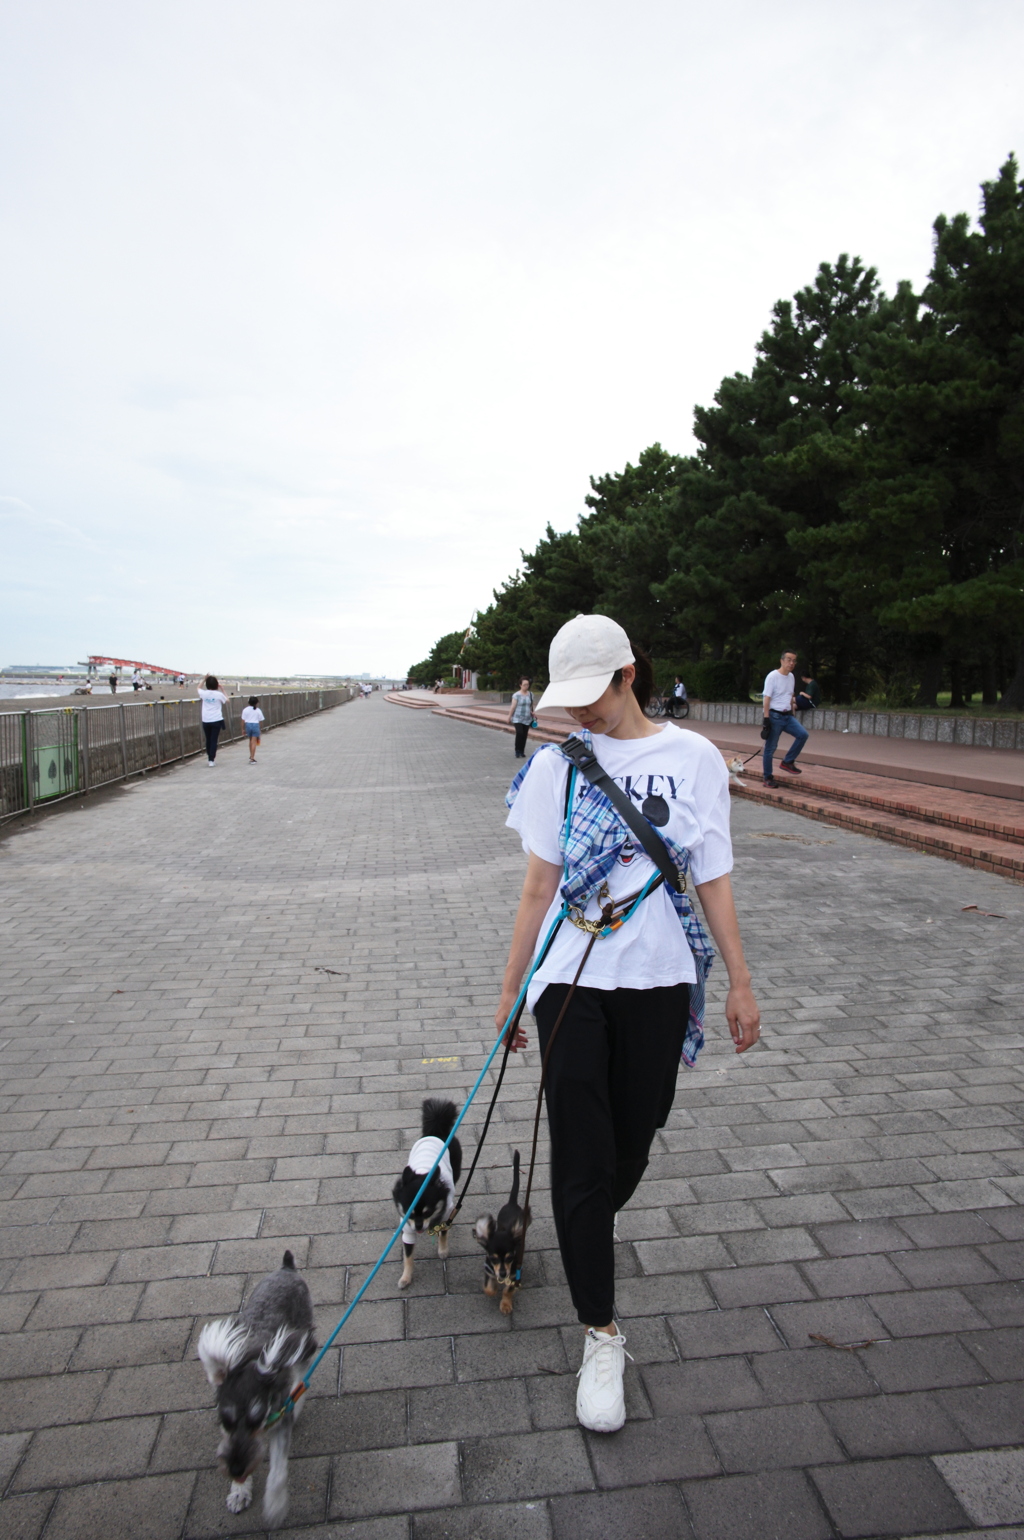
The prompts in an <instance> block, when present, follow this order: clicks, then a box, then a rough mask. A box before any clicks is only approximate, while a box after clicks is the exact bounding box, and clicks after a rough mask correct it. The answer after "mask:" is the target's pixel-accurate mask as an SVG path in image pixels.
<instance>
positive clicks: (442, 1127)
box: [423, 1096, 459, 1139]
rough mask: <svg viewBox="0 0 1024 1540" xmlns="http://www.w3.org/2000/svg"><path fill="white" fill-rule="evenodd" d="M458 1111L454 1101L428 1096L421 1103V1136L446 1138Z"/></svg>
mask: <svg viewBox="0 0 1024 1540" xmlns="http://www.w3.org/2000/svg"><path fill="white" fill-rule="evenodd" d="M458 1115H459V1111H458V1108H457V1107H456V1105H455V1103H454V1102H442V1101H439V1100H438V1099H437V1098H436V1097H434V1096H428V1097H427V1099H426V1101H425V1102H424V1103H423V1137H424V1138H431V1139H447V1137H448V1135H449V1134H450V1133H451V1131H452V1126H453V1124H454V1123H455V1119H456V1118H457V1117H458Z"/></svg>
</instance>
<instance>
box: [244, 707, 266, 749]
mask: <svg viewBox="0 0 1024 1540" xmlns="http://www.w3.org/2000/svg"><path fill="white" fill-rule="evenodd" d="M242 721H243V722H244V723H245V736H246V737H247V738H248V740H249V763H250V765H254V764H255V763H256V750H257V749H258V748H259V746H260V723H261V722H265V721H266V717H265V716H264V715H263V712H262V711H261V710H260V698H259V696H258V695H250V696H249V704H248V705H247V706H246V707H244V708H243V710H242Z"/></svg>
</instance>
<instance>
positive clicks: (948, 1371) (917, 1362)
mask: <svg viewBox="0 0 1024 1540" xmlns="http://www.w3.org/2000/svg"><path fill="white" fill-rule="evenodd" d="M865 1353H866V1355H867V1356H866V1357H865V1360H864V1362H865V1366H866V1367H867V1369H868V1372H869V1373H870V1374H871V1376H872V1378H873V1379H874V1380H875V1381H876V1382H877V1383H878V1384H879V1385H880V1386H881V1388H882V1389H883V1390H892V1391H897V1390H934V1389H937V1388H939V1387H941V1386H944V1385H977V1384H978V1383H979V1381H980V1380H981V1379H982V1376H983V1374H984V1370H983V1369H981V1368H980V1367H979V1365H978V1363H977V1360H976V1359H974V1358H972V1357H971V1355H970V1354H969V1353H968V1352H967V1351H966V1350H965V1349H964V1348H963V1347H961V1345H960V1343H959V1342H958V1341H957V1339H956V1338H955V1337H912V1338H909V1339H907V1340H906V1341H903V1342H878V1343H876V1344H875V1345H874V1347H871V1348H867V1349H865Z"/></svg>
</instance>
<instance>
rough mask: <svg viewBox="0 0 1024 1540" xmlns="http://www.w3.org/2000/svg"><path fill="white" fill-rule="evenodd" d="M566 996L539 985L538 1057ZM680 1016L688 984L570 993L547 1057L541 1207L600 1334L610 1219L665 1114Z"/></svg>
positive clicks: (682, 1026)
mask: <svg viewBox="0 0 1024 1540" xmlns="http://www.w3.org/2000/svg"><path fill="white" fill-rule="evenodd" d="M568 991H569V985H568V984H549V985H548V987H547V989H545V991H544V993H543V994H542V995H541V997H540V999H539V1000H538V1001H537V1008H536V1010H535V1012H534V1015H535V1017H536V1020H537V1028H538V1035H539V1037H540V1047H541V1052H542V1053H543V1052H544V1050H545V1049H546V1048H547V1044H548V1041H549V1039H550V1036H551V1029H552V1027H553V1026H554V1024H555V1021H556V1019H557V1017H558V1013H559V1011H560V1010H561V1008H562V1003H563V1001H564V1000H565V997H566V995H567V993H568ZM689 1009H690V986H689V984H673V985H671V986H670V987H668V988H665V989H583V988H579V989H577V990H576V993H575V994H574V995H573V998H572V1000H571V1002H570V1004H569V1009H568V1011H567V1012H566V1015H565V1019H564V1021H563V1022H562V1025H561V1026H560V1027H559V1029H558V1036H557V1037H556V1038H555V1045H554V1047H553V1048H552V1050H551V1058H550V1060H549V1062H548V1075H547V1089H546V1093H545V1094H546V1096H547V1104H548V1128H549V1129H550V1131H551V1208H552V1212H553V1214H554V1220H555V1230H556V1232H557V1234H558V1245H559V1248H560V1250H561V1253H562V1265H563V1267H564V1268H565V1276H566V1278H567V1279H568V1281H569V1291H570V1293H571V1294H572V1302H573V1304H574V1305H575V1307H576V1314H577V1316H578V1317H579V1319H580V1320H581V1321H582V1322H583V1324H584V1325H585V1326H607V1325H608V1323H609V1321H611V1320H612V1318H613V1316H614V1314H615V1258H614V1241H613V1239H612V1229H613V1226H614V1222H615V1214H616V1212H617V1211H618V1210H619V1209H620V1208H622V1206H623V1204H624V1203H627V1202H628V1201H629V1199H630V1198H631V1197H632V1196H633V1193H634V1192H635V1191H636V1189H637V1186H638V1185H639V1182H640V1178H641V1177H642V1176H643V1174H644V1171H645V1170H646V1169H647V1160H648V1156H649V1154H650V1149H651V1142H652V1140H653V1139H654V1135H655V1133H656V1131H657V1130H658V1129H659V1128H662V1127H663V1126H664V1124H665V1121H666V1119H667V1117H668V1115H669V1112H670V1111H671V1108H672V1101H673V1098H674V1096H675V1091H676V1072H677V1070H678V1069H679V1056H680V1054H681V1052H682V1048H683V1038H684V1037H685V1035H686V1022H687V1017H688V1015H689Z"/></svg>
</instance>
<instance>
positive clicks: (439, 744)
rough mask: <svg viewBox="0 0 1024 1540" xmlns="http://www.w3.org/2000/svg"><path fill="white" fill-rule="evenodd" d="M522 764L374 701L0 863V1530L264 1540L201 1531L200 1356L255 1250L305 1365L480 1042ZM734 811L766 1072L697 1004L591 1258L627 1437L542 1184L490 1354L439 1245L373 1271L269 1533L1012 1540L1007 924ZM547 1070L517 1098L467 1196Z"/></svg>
mask: <svg viewBox="0 0 1024 1540" xmlns="http://www.w3.org/2000/svg"><path fill="white" fill-rule="evenodd" d="M512 768H513V762H512V758H511V751H510V744H509V741H508V739H507V738H506V737H505V736H504V735H502V734H497V733H488V732H481V731H480V730H479V728H477V727H474V726H471V725H468V724H462V723H460V722H453V721H450V720H443V719H439V718H437V717H434V716H433V715H432V713H430V712H414V711H398V710H395V709H394V708H393V707H390V706H389V705H387V703H386V702H385V701H384V700H383V699H381V698H380V697H379V696H378V697H375V698H374V699H372V700H371V701H370V702H368V703H363V702H353V703H352V704H351V705H348V706H345V707H344V708H342V709H340V710H338V711H335V712H332V713H330V714H328V715H326V716H325V717H323V718H319V719H312V720H309V721H307V722H304V723H300V724H297V725H295V726H293V727H291V728H290V729H289V731H288V732H287V733H281V734H273V735H271V736H270V737H268V738H267V739H266V740H265V744H264V748H263V750H262V752H261V759H260V763H259V764H258V766H257V767H256V768H255V769H250V768H249V767H248V765H246V763H245V750H244V748H243V747H241V746H233V747H230V748H228V749H227V750H226V751H225V752H224V753H223V754H222V755H221V756H219V757H218V764H217V769H216V770H215V771H214V772H213V773H212V774H211V773H210V772H209V771H208V770H207V769H206V767H205V766H204V765H201V764H197V763H192V764H187V765H184V766H182V767H180V768H176V769H174V770H172V771H170V772H169V773H167V774H165V775H162V776H159V777H153V778H150V779H149V780H148V781H147V782H146V783H144V784H135V785H132V786H131V787H130V788H126V789H119V790H117V791H115V792H111V793H109V794H108V795H107V796H106V797H105V798H104V799H102V800H98V801H97V802H96V803H95V804H93V805H88V806H86V807H85V808H84V809H83V810H81V811H78V810H67V811H64V812H61V813H55V814H53V815H51V816H49V817H47V818H45V819H43V820H42V821H40V822H39V823H38V824H36V825H35V826H33V827H22V828H20V829H14V830H12V831H11V832H10V833H9V834H8V836H7V837H6V839H5V840H4V841H3V842H2V843H0V861H2V863H3V887H2V899H0V902H2V905H3V909H2V916H3V933H2V943H3V944H2V950H0V958H2V961H0V987H2V1003H3V1012H4V1014H3V1030H2V1032H0V1053H2V1067H3V1071H4V1075H5V1077H6V1078H5V1081H4V1083H3V1085H2V1086H0V1113H2V1121H0V1128H2V1131H3V1149H2V1155H0V1160H2V1165H0V1186H2V1193H0V1200H2V1201H0V1222H2V1223H3V1226H4V1228H3V1232H2V1237H0V1239H2V1259H0V1284H2V1285H3V1293H2V1295H0V1329H2V1330H3V1332H5V1333H6V1334H7V1335H5V1336H3V1337H2V1338H0V1365H2V1369H3V1373H4V1375H5V1376H7V1383H6V1385H5V1387H4V1391H3V1395H2V1397H0V1432H2V1434H3V1436H2V1437H0V1467H2V1478H0V1479H2V1481H3V1487H2V1490H3V1492H4V1497H3V1501H2V1504H0V1533H2V1534H3V1536H4V1540H34V1537H36V1536H38V1535H44V1536H45V1540H71V1537H83V1540H85V1537H89V1540H91V1537H93V1536H102V1537H103V1540H122V1537H125V1540H128V1537H130V1540H164V1537H175V1540H177V1537H188V1540H200V1537H204V1536H214V1535H224V1534H246V1533H253V1532H259V1508H258V1507H254V1508H253V1509H252V1510H250V1512H249V1514H248V1515H242V1516H239V1517H237V1518H235V1517H232V1516H231V1515H229V1514H228V1513H227V1511H226V1508H225V1506H224V1497H225V1486H226V1484H225V1482H224V1480H223V1478H222V1477H220V1476H219V1475H218V1474H217V1473H216V1471H215V1469H214V1463H215V1462H214V1451H215V1445H216V1437H217V1435H216V1431H215V1424H214V1420H213V1417H212V1414H211V1410H210V1407H211V1395H210V1392H209V1389H208V1387H207V1385H206V1382H205V1378H204V1376H203V1374H202V1371H201V1368H200V1366H199V1364H198V1363H197V1361H196V1359H195V1346H194V1344H195V1337H196V1333H197V1331H198V1329H199V1326H200V1325H201V1324H202V1322H203V1321H204V1320H205V1319H208V1318H209V1317H210V1316H211V1315H213V1314H215V1313H218V1312H226V1311H230V1310H233V1309H234V1308H236V1307H237V1306H238V1304H239V1302H240V1300H241V1299H242V1297H243V1294H244V1292H245V1290H246V1288H248V1287H250V1286H251V1284H252V1283H253V1282H254V1281H255V1280H256V1279H257V1278H258V1277H260V1276H261V1274H262V1273H263V1272H264V1271H265V1270H266V1269H268V1268H269V1267H271V1266H274V1265H276V1264H277V1262H278V1261H279V1259H280V1255H281V1252H282V1250H283V1249H284V1247H285V1246H286V1245H288V1246H290V1247H291V1248H292V1250H293V1251H294V1252H295V1254H296V1256H297V1257H298V1259H299V1261H300V1263H301V1264H302V1265H303V1266H304V1268H305V1269H306V1275H307V1277H308V1279H309V1281H310V1285H311V1287H312V1290H313V1294H314V1298H315V1300H316V1303H317V1308H318V1316H319V1319H320V1322H321V1323H322V1325H323V1327H324V1329H327V1328H329V1327H330V1326H331V1325H333V1323H334V1321H335V1320H336V1318H337V1316H338V1315H339V1314H340V1311H341V1306H342V1303H343V1301H344V1300H345V1299H346V1298H350V1297H351V1294H352V1292H353V1291H354V1289H355V1288H356V1287H358V1284H359V1282H360V1281H361V1279H362V1278H363V1277H365V1274H366V1270H367V1266H368V1263H369V1261H370V1260H372V1258H373V1257H374V1256H375V1255H376V1253H377V1251H378V1249H379V1247H380V1245H381V1244H382V1242H383V1240H384V1238H385V1236H386V1235H387V1234H388V1233H389V1231H390V1228H391V1222H392V1212H391V1206H390V1199H389V1190H390V1185H391V1181H392V1179H393V1174H394V1173H395V1171H396V1170H397V1169H398V1167H399V1166H400V1165H401V1164H402V1162H403V1156H404V1152H405V1150H406V1148H407V1146H408V1144H409V1142H410V1139H411V1137H412V1134H413V1132H414V1130H415V1126H416V1120H417V1111H418V1105H419V1102H420V1101H421V1099H422V1097H423V1095H424V1094H426V1093H427V1092H428V1091H429V1092H433V1093H446V1092H447V1093H450V1094H452V1095H453V1096H454V1097H456V1098H460V1097H461V1096H462V1095H463V1094H464V1092H465V1091H466V1089H467V1088H468V1086H469V1085H470V1083H471V1082H472V1079H473V1077H474V1076H475V1074H476V1072H477V1069H478V1066H479V1064H480V1062H481V1057H482V1053H483V1050H484V1048H485V1045H489V1043H490V1040H491V1038H492V1035H493V1029H492V1027H491V1020H490V1016H491V1009H492V1006H493V1001H494V998H495V993H496V985H497V980H498V977H499V974H500V970H501V966H502V961H503V955H504V946H505V943H506V939H507V934H508V929H509V923H510V916H511V913H512V909H513V905H514V901H515V896H516V893H517V889H518V884H519V880H520V876H521V872H522V856H521V852H520V851H519V849H518V845H517V841H516V840H515V839H514V838H513V837H512V836H511V835H510V834H509V832H508V831H505V830H504V829H503V827H502V821H503V815H502V804H501V795H502V792H503V790H504V787H505V784H506V781H507V778H508V774H509V772H510V770H511V769H512ZM733 817H734V825H735V830H736V851H737V870H736V881H737V888H738V892H739V900H740V906H741V910H742V914H743V919H744V926H745V931H746V936H747V942H748V951H749V954H750V957H751V961H752V964H753V967H754V970H755V975H756V979H757V984H758V988H759V993H760V996H761V1000H762V1005H763V1009H764V1017H765V1022H766V1040H765V1044H764V1046H763V1047H762V1048H761V1049H760V1050H758V1051H756V1052H755V1053H752V1054H749V1055H747V1056H746V1057H745V1058H743V1059H740V1060H737V1059H736V1058H735V1056H734V1055H732V1054H731V1053H730V1052H728V1051H727V1042H726V1039H725V1036H724V1033H723V1031H722V1030H721V1029H719V1028H718V1027H717V1018H718V1016H719V1012H718V1010H716V1011H715V1017H716V1030H715V1035H714V1036H713V1037H712V1040H711V1044H710V1047H709V1049H708V1050H707V1052H706V1054H705V1056H704V1058H703V1060H702V1062H701V1068H700V1070H699V1071H697V1072H695V1073H692V1074H689V1075H682V1076H681V1081H680V1090H679V1095H678V1097H677V1102H676V1107H675V1110H674V1111H673V1113H672V1116H671V1119H670V1122H669V1125H668V1127H667V1128H666V1130H665V1131H664V1134H663V1136H661V1138H660V1139H659V1143H658V1147H657V1149H656V1151H655V1155H654V1159H653V1162H652V1168H651V1170H650V1172H649V1174H648V1176H647V1178H646V1180H645V1182H644V1184H643V1185H642V1187H641V1189H640V1191H639V1193H638V1194H637V1198H636V1200H635V1201H634V1203H633V1204H632V1205H631V1206H630V1208H629V1209H628V1210H627V1211H626V1212H625V1213H624V1214H623V1216H622V1219H621V1221H620V1229H621V1231H622V1233H623V1235H624V1240H623V1242H622V1244H621V1245H620V1246H619V1247H618V1250H617V1256H618V1264H619V1274H620V1279H621V1282H620V1285H619V1310H620V1319H621V1321H622V1323H623V1327H624V1330H625V1331H626V1333H627V1335H628V1338H629V1348H630V1351H631V1352H632V1353H633V1354H634V1357H635V1360H636V1363H635V1366H631V1367H630V1368H629V1369H628V1375H627V1383H628V1403H629V1410H630V1420H629V1422H628V1424H627V1426H626V1428H625V1429H624V1430H623V1431H622V1433H620V1434H618V1435H615V1436H614V1437H612V1438H590V1437H587V1436H585V1435H583V1434H582V1433H581V1432H580V1430H579V1429H578V1428H577V1426H576V1424H575V1421H574V1416H573V1397H574V1390H575V1379H574V1371H575V1369H576V1367H577V1365H578V1357H579V1335H578V1328H577V1327H576V1326H575V1325H574V1324H573V1322H572V1313H571V1310H570V1308H569V1303H568V1299H567V1296H566V1291H565V1287H564V1284H563V1281H562V1276H561V1269H560V1264H559V1261H558V1256H557V1252H556V1251H555V1250H554V1249H553V1247H552V1242H553V1236H552V1229H551V1225H550V1223H549V1221H548V1219H547V1216H546V1202H545V1192H544V1186H545V1180H546V1177H545V1175H544V1174H542V1180H541V1190H540V1193H539V1195H538V1198H537V1202H536V1206H535V1211H536V1213H537V1216H538V1217H537V1222H536V1224H535V1226H534V1228H533V1230H532V1232H531V1236H532V1240H533V1244H534V1249H533V1250H532V1251H531V1252H530V1253H529V1254H528V1262H527V1276H528V1281H529V1287H528V1288H526V1289H524V1290H523V1291H522V1293H521V1294H520V1295H519V1296H518V1298H517V1301H516V1309H515V1314H514V1316H513V1317H512V1319H511V1321H508V1320H506V1319H505V1318H503V1317H501V1316H500V1315H499V1314H498V1312H497V1309H496V1306H495V1304H494V1302H493V1301H490V1300H487V1299H485V1298H484V1296H483V1295H482V1293H481V1292H480V1281H481V1265H480V1256H479V1252H478V1250H477V1248H476V1247H475V1246H474V1245H473V1244H472V1243H471V1240H470V1236H469V1228H468V1226H464V1227H462V1228H461V1229H458V1230H457V1231H456V1232H455V1235H454V1238H453V1243H452V1258H451V1260H450V1261H449V1263H448V1266H447V1270H446V1271H445V1270H442V1267H441V1265H440V1264H439V1262H438V1261H437V1259H436V1257H432V1256H424V1257H423V1258H422V1259H421V1260H420V1262H419V1263H418V1270H417V1276H416V1282H415V1285H414V1288H413V1290H412V1293H411V1296H410V1297H404V1298H403V1297H401V1296H399V1294H398V1292H397V1290H396V1288H395V1284H396V1281H397V1275H398V1271H399V1266H398V1264H397V1262H392V1263H389V1264H388V1265H387V1268H386V1271H385V1273H384V1274H383V1275H382V1277H381V1279H379V1280H378V1283H377V1284H376V1285H375V1286H374V1288H373V1290H372V1291H371V1292H372V1299H371V1300H370V1301H369V1302H368V1303H366V1304H364V1305H362V1306H360V1308H359V1310H358V1311H357V1312H356V1315H355V1316H354V1318H353V1321H352V1323H351V1327H350V1328H347V1329H346V1333H345V1337H344V1347H343V1348H342V1350H341V1351H340V1352H333V1353H332V1354H331V1355H330V1357H329V1359H328V1360H327V1361H326V1362H325V1363H324V1365H323V1366H322V1368H321V1370H320V1371H319V1374H318V1376H317V1379H316V1380H315V1381H314V1390H313V1393H312V1394H311V1395H310V1397H309V1398H308V1402H307V1404H306V1406H305V1409H304V1412H303V1416H302V1417H301V1418H300V1421H299V1424H298V1429H297V1433H296V1439H295V1446H294V1459H293V1462H292V1479H291V1492H292V1514H291V1517H290V1520H289V1524H290V1525H291V1526H292V1527H291V1528H290V1529H289V1530H288V1531H287V1533H288V1534H290V1535H293V1536H296V1537H297V1536H300V1535H305V1536H310V1537H312V1536H317V1537H323V1540H327V1537H330V1540H337V1537H341V1536H351V1537H352V1540H441V1537H451V1540H491V1537H495V1540H496V1537H499V1536H500V1537H501V1540H544V1537H549V1536H552V1537H554V1540H591V1537H601V1540H605V1537H607V1536H609V1535H615V1536H621V1537H623V1540H644V1537H647V1540H661V1537H665V1536H682V1537H687V1540H689V1537H693V1536H695V1537H696V1540H748V1537H749V1540H772V1537H776V1536H777V1537H779V1540H783V1537H784V1540H817V1537H821V1540H825V1537H828V1536H835V1535H841V1536H850V1537H855V1536H875V1535H879V1536H881V1535H895V1536H910V1535H935V1534H940V1533H948V1532H950V1531H954V1530H960V1531H966V1532H968V1533H974V1532H975V1530H980V1529H985V1530H986V1531H988V1532H989V1533H992V1531H993V1527H994V1526H1007V1525H1014V1524H1020V1523H1021V1522H1022V1521H1024V1455H1022V1453H1021V1452H1020V1450H1019V1449H1018V1448H1016V1447H1015V1446H1017V1445H1019V1444H1020V1443H1021V1442H1022V1440H1024V1405H1022V1401H1021V1396H1020V1385H1019V1381H1020V1378H1021V1373H1022V1370H1024V1334H1022V1333H1021V1330H1020V1327H1021V1325H1022V1323H1024V1289H1022V1288H1021V1287H1020V1284H1019V1282H1018V1280H1019V1279H1020V1278H1021V1276H1022V1272H1024V1140H1022V1137H1021V1115H1022V1111H1024V1084H1022V1076H1021V1054H1020V1049H1021V1046H1022V1037H1021V1032H1020V999H1021V991H1022V982H1024V955H1022V951H1021V947H1020V921H1021V916H1022V913H1024V894H1022V892H1021V890H1020V889H1019V888H1017V887H1013V886H1011V885H1009V884H1006V883H1004V882H1002V881H1001V880H1000V879H999V878H996V877H992V876H988V875H986V874H984V873H980V872H975V871H969V870H964V869H961V868H958V867H955V866H952V865H951V864H949V863H946V862H942V861H939V860H936V859H934V858H930V857H927V856H923V855H919V854H917V853H914V852H911V851H905V850H901V849H899V848H896V847H892V846H888V845H883V844H881V843H879V842H877V841H873V840H869V839H864V838H862V837H861V836H859V835H857V834H854V833H849V832H847V831H845V830H841V829H832V828H826V827H824V826H822V825H821V824H818V823H812V822H809V821H806V820H803V819H801V818H799V817H797V816H795V815H793V814H790V813H787V812H784V811H781V810H778V809H775V808H766V807H761V806H757V805H754V804H752V803H746V802H741V803H738V804H734V808H733ZM967 904H976V905H978V910H981V911H988V912H989V913H991V914H997V915H1001V916H1003V917H1004V918H1000V919H996V918H988V917H986V916H985V915H983V914H981V913H979V912H978V911H977V910H976V911H971V912H968V913H964V912H962V906H964V905H967ZM324 970H331V971H324ZM720 984H721V978H720V976H718V985H719V987H720ZM536 1074H537V1065H536V1060H535V1056H534V1055H532V1054H531V1055H529V1056H527V1061H526V1062H525V1063H520V1064H518V1065H516V1066H515V1067H514V1068H513V1069H512V1071H511V1072H510V1076H509V1084H508V1092H507V1095H505V1096H504V1099H503V1102H502V1107H501V1123H500V1125H499V1126H497V1127H496V1128H495V1131H494V1135H493V1141H492V1143H491V1144H490V1145H489V1147H488V1151H487V1154H486V1156H485V1163H486V1165H487V1166H488V1168H489V1169H488V1170H487V1172H486V1174H485V1179H484V1180H485V1184H486V1186H487V1187H488V1188H489V1189H490V1190H491V1192H492V1193H493V1194H494V1200H492V1201H497V1199H498V1198H499V1197H500V1195H502V1194H503V1193H504V1192H505V1191H506V1189H507V1182H508V1168H509V1161H510V1156H511V1151H512V1148H513V1147H514V1146H518V1147H520V1148H522V1147H524V1146H525V1144H526V1141H527V1136H528V1118H529V1114H530V1104H531V1092H532V1090H533V1088H534V1086H535V1083H536ZM472 1126H473V1124H472V1120H471V1130H472ZM481 1207H483V1199H482V1194H481V1202H480V1203H476V1202H472V1201H471V1203H470V1219H472V1218H473V1217H474V1216H475V1214H476V1213H477V1212H478V1211H479V1209H480V1208H481ZM869 1342H870V1345H869V1346H860V1347H856V1348H853V1350H852V1351H851V1350H850V1347H851V1345H852V1344H855V1343H860V1344H865V1343H869ZM830 1344H840V1346H832V1345H830ZM261 1483H262V1478H258V1487H259V1486H261ZM1009 1533H1010V1532H1009V1531H1007V1530H1006V1529H1005V1528H1004V1530H1003V1535H1004V1540H1008V1537H1009ZM1012 1533H1013V1534H1014V1535H1019V1533H1020V1531H1018V1530H1014V1531H1012Z"/></svg>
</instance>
